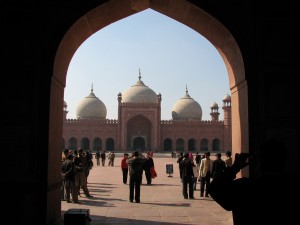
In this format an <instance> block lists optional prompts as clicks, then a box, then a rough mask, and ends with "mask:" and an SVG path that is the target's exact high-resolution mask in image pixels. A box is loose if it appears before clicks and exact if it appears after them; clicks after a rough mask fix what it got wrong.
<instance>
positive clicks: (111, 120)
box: [66, 119, 118, 125]
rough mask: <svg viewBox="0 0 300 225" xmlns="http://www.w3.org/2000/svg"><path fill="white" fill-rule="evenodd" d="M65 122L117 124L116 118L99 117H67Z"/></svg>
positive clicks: (69, 123)
mask: <svg viewBox="0 0 300 225" xmlns="http://www.w3.org/2000/svg"><path fill="white" fill-rule="evenodd" d="M66 124H67V125H71V124H82V125H88V124H118V120H116V119H99V120H84V119H67V120H66Z"/></svg>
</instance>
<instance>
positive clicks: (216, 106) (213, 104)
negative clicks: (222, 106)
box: [210, 102, 219, 109]
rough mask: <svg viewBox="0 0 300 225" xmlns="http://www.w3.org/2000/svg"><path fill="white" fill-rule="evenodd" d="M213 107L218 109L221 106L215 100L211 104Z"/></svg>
mask: <svg viewBox="0 0 300 225" xmlns="http://www.w3.org/2000/svg"><path fill="white" fill-rule="evenodd" d="M210 108H211V109H217V108H219V106H218V104H217V103H216V102H213V103H212V104H211V106H210Z"/></svg>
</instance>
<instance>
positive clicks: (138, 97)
mask: <svg viewBox="0 0 300 225" xmlns="http://www.w3.org/2000/svg"><path fill="white" fill-rule="evenodd" d="M122 102H128V103H157V102H158V96H157V94H156V93H155V92H154V91H153V90H152V89H151V88H149V87H148V86H146V85H145V84H144V82H143V81H142V80H141V74H140V75H139V80H138V81H137V82H136V83H135V84H134V85H132V86H131V87H130V88H129V89H127V90H126V91H124V92H123V93H122Z"/></svg>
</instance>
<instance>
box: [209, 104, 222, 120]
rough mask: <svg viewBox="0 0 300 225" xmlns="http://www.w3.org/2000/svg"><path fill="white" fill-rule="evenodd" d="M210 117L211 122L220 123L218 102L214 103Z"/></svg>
mask: <svg viewBox="0 0 300 225" xmlns="http://www.w3.org/2000/svg"><path fill="white" fill-rule="evenodd" d="M210 109H211V111H210V115H211V120H212V121H218V120H219V115H220V113H219V106H218V104H217V103H216V102H213V104H212V105H211V107H210Z"/></svg>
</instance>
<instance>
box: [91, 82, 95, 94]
mask: <svg viewBox="0 0 300 225" xmlns="http://www.w3.org/2000/svg"><path fill="white" fill-rule="evenodd" d="M93 91H94V88H93V83H92V87H91V92H93Z"/></svg>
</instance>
